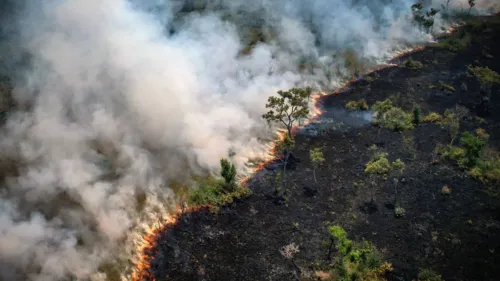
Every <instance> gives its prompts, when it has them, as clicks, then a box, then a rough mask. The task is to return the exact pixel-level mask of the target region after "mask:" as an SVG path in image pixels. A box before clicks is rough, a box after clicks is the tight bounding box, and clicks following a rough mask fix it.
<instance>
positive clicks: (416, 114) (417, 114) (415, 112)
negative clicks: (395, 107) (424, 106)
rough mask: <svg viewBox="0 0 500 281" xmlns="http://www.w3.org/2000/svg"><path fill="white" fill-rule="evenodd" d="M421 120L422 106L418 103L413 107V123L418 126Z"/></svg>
mask: <svg viewBox="0 0 500 281" xmlns="http://www.w3.org/2000/svg"><path fill="white" fill-rule="evenodd" d="M421 121H422V120H421V115H420V106H418V105H416V106H415V107H414V108H413V124H415V126H418V125H419V124H420V122H421Z"/></svg>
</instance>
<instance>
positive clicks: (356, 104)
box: [345, 99, 370, 110]
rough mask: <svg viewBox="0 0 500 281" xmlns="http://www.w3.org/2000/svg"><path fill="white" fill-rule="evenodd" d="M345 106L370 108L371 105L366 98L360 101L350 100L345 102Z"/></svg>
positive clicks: (353, 108) (358, 108)
mask: <svg viewBox="0 0 500 281" xmlns="http://www.w3.org/2000/svg"><path fill="white" fill-rule="evenodd" d="M345 108H347V109H349V110H368V109H369V108H370V107H369V106H368V103H366V100H365V99H360V100H358V101H354V100H352V101H348V102H347V103H346V104H345Z"/></svg>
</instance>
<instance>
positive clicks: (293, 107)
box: [262, 88, 311, 138]
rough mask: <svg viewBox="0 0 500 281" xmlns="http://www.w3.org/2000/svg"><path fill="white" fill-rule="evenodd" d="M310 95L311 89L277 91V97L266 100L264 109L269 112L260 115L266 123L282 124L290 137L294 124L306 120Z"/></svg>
mask: <svg viewBox="0 0 500 281" xmlns="http://www.w3.org/2000/svg"><path fill="white" fill-rule="evenodd" d="M310 95H311V88H304V89H302V88H292V89H290V90H288V91H278V97H275V96H271V97H269V99H268V100H267V104H266V108H270V110H269V111H268V112H267V113H266V114H264V115H262V118H264V119H265V120H266V121H267V123H269V124H270V123H280V124H283V125H284V126H285V127H286V129H287V132H288V136H289V137H290V138H293V136H292V128H293V126H294V124H295V123H296V122H297V121H299V120H301V119H303V118H306V117H307V115H308V114H309V107H308V100H309V97H310Z"/></svg>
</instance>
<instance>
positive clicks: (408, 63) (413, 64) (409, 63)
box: [403, 58, 424, 69]
mask: <svg viewBox="0 0 500 281" xmlns="http://www.w3.org/2000/svg"><path fill="white" fill-rule="evenodd" d="M403 66H404V67H407V68H410V69H419V68H422V67H423V66H424V65H423V64H422V62H420V61H417V60H412V59H411V58H410V59H407V60H405V61H404V62H403Z"/></svg>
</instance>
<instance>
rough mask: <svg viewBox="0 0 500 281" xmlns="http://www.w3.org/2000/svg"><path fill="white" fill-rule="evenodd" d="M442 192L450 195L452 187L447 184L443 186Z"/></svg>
mask: <svg viewBox="0 0 500 281" xmlns="http://www.w3.org/2000/svg"><path fill="white" fill-rule="evenodd" d="M441 194H443V195H450V194H451V188H450V187H449V186H447V185H445V186H443V188H441Z"/></svg>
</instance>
